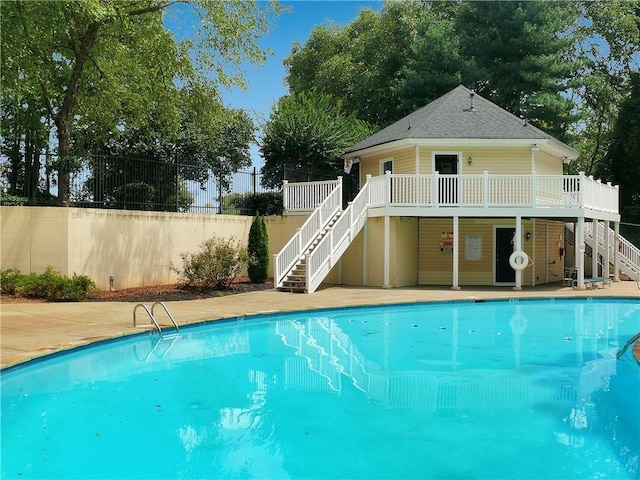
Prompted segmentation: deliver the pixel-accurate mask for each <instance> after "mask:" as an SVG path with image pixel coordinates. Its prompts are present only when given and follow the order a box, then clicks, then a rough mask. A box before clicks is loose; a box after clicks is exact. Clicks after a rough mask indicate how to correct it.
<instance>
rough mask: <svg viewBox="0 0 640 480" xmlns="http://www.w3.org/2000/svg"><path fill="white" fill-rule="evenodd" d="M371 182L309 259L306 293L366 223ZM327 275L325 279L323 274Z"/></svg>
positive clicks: (327, 270)
mask: <svg viewBox="0 0 640 480" xmlns="http://www.w3.org/2000/svg"><path fill="white" fill-rule="evenodd" d="M369 186H370V182H368V181H367V183H365V184H364V186H363V187H362V189H361V190H360V191H359V192H358V195H356V197H355V198H354V199H353V201H352V202H350V203H349V205H348V206H347V208H346V209H345V210H344V212H342V215H341V216H340V218H339V219H338V220H337V221H336V223H335V224H334V225H333V226H332V227H331V229H330V230H329V231H328V232H327V235H325V236H324V237H323V238H322V240H321V241H320V242H319V243H318V245H316V247H315V248H314V249H313V251H312V252H311V253H309V254H308V255H307V271H306V291H307V293H313V292H315V291H316V289H317V288H318V287H319V286H320V284H321V283H322V280H324V277H325V276H326V274H327V273H329V270H331V268H332V267H333V265H334V264H335V262H336V261H337V260H338V259H339V258H340V256H341V255H342V254H343V253H344V251H345V250H346V249H347V247H348V246H349V244H350V243H351V242H352V241H353V239H354V238H355V237H356V235H358V233H359V232H360V230H362V227H363V226H364V224H365V223H366V218H367V214H368V209H369V203H370V191H369ZM323 272H324V275H323V274H322V273H323Z"/></svg>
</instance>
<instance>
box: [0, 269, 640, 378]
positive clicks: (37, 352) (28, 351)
mask: <svg viewBox="0 0 640 480" xmlns="http://www.w3.org/2000/svg"><path fill="white" fill-rule="evenodd" d="M552 298H557V299H562V298H564V299H568V298H572V299H584V300H588V299H591V298H600V299H602V298H617V299H622V298H627V299H630V300H638V301H639V302H640V290H639V289H638V288H637V286H636V282H618V283H613V284H612V285H611V286H610V287H609V288H606V289H597V290H574V289H573V288H571V287H561V286H557V285H552V286H548V285H546V286H543V287H525V288H524V289H523V290H520V291H514V290H513V289H512V288H510V287H486V288H480V287H463V288H462V289H460V290H452V289H449V288H447V287H440V288H436V287H406V288H394V289H380V288H373V287H371V288H367V287H364V288H363V287H346V286H328V287H324V288H321V289H320V290H318V291H317V292H315V293H313V294H311V295H306V294H296V293H285V292H278V291H276V290H266V291H262V292H248V293H242V294H238V295H232V296H223V297H214V298H209V299H203V300H188V301H175V302H165V304H166V305H167V307H168V308H169V310H170V311H171V313H172V314H173V316H174V317H175V318H176V320H177V322H178V324H179V325H181V326H183V325H191V324H197V323H203V322H214V321H217V320H221V319H237V318H244V317H250V316H255V315H261V314H262V315H264V314H272V313H288V312H296V311H308V310H321V309H330V308H343V307H362V306H373V305H391V304H401V303H407V304H410V303H425V302H451V301H468V302H474V301H489V300H517V299H552ZM137 303H139V302H79V303H2V302H0V318H1V319H2V320H1V324H0V326H1V332H0V333H1V335H0V370H2V371H4V370H6V369H8V368H10V367H13V366H16V365H20V364H23V363H25V362H31V361H33V360H34V359H38V358H40V357H43V356H46V355H49V354H52V353H56V352H65V351H67V350H70V349H74V348H78V347H83V346H86V345H91V344H93V343H96V342H99V341H108V340H114V339H118V338H121V337H125V336H130V335H135V334H140V333H143V334H144V333H145V332H148V331H149V330H150V329H151V328H152V327H151V325H147V326H145V327H143V328H134V327H133V321H132V314H133V308H134V307H135V305H137ZM160 320H162V323H161V326H163V327H164V326H168V325H169V324H170V322H169V319H168V318H166V319H165V318H164V317H163V318H162V319H160ZM165 320H166V323H165ZM632 352H633V355H634V356H635V358H636V360H637V361H639V362H640V342H636V344H635V345H634V347H633V348H632Z"/></svg>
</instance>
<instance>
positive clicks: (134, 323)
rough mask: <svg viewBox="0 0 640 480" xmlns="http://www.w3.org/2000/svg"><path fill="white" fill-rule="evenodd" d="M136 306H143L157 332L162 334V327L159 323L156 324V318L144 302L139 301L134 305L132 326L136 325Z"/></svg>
mask: <svg viewBox="0 0 640 480" xmlns="http://www.w3.org/2000/svg"><path fill="white" fill-rule="evenodd" d="M138 307H142V308H144V310H145V311H146V312H147V314H149V318H150V319H151V321H152V322H153V325H154V326H155V327H156V329H157V330H158V333H160V334H162V329H161V328H160V325H158V322H156V319H155V317H154V316H153V313H151V311H150V310H149V307H147V306H146V305H145V304H144V303H139V304H137V305H136V306H135V307H133V326H134V327H135V326H136V310H138Z"/></svg>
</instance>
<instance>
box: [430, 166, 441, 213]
mask: <svg viewBox="0 0 640 480" xmlns="http://www.w3.org/2000/svg"><path fill="white" fill-rule="evenodd" d="M438 174H439V172H438V171H437V170H436V171H434V172H433V177H432V178H433V185H432V187H431V202H432V203H433V206H434V207H436V208H437V207H439V206H440V202H439V201H438V198H439V195H440V180H439V178H438Z"/></svg>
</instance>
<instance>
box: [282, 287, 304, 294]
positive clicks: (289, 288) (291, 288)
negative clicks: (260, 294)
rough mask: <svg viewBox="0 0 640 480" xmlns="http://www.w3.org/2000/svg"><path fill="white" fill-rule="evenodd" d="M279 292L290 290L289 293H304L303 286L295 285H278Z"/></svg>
mask: <svg viewBox="0 0 640 480" xmlns="http://www.w3.org/2000/svg"><path fill="white" fill-rule="evenodd" d="M278 291H280V292H291V293H305V292H306V289H305V288H297V287H284V286H283V287H280V288H278Z"/></svg>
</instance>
